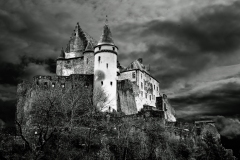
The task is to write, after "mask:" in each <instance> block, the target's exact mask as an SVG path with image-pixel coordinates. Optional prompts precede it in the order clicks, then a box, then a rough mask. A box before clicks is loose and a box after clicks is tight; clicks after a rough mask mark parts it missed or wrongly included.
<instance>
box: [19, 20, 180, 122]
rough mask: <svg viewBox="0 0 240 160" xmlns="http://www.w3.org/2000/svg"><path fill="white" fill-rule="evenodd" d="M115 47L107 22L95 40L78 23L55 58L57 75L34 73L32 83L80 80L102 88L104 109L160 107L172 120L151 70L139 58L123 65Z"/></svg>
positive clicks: (61, 85) (70, 83)
mask: <svg viewBox="0 0 240 160" xmlns="http://www.w3.org/2000/svg"><path fill="white" fill-rule="evenodd" d="M118 51H119V50H118V47H117V46H116V45H115V43H114V40H113V37H112V33H111V30H110V28H109V26H108V24H105V25H104V27H103V32H102V36H101V37H100V40H99V41H98V42H97V41H95V40H94V39H93V38H92V37H91V36H90V35H89V34H87V33H86V32H84V31H83V30H82V29H81V27H80V26H79V23H77V25H76V27H75V30H74V32H73V33H72V35H71V37H70V40H69V42H68V43H67V46H66V49H65V50H64V49H63V48H62V50H61V53H60V56H59V57H58V58H57V60H56V76H43V75H39V76H35V77H34V81H33V83H34V84H36V85H45V86H48V87H49V86H50V87H53V88H56V87H59V88H65V87H74V86H76V83H82V84H84V85H86V86H90V87H87V88H83V89H92V88H101V89H102V90H103V91H104V93H106V95H107V97H108V98H107V99H108V100H107V103H105V104H104V105H106V106H105V107H104V109H103V111H109V112H113V111H121V112H123V113H125V114H127V115H130V114H136V113H138V112H139V111H141V110H142V109H144V108H145V109H146V108H151V110H156V111H157V110H158V111H162V112H163V114H164V117H165V119H166V120H167V121H171V122H175V121H176V118H175V116H174V113H173V112H174V110H173V108H172V107H171V105H170V103H169V102H168V100H167V96H166V95H165V94H163V93H161V90H160V87H159V82H158V81H157V80H156V79H155V78H154V77H153V76H152V75H151V74H150V68H149V67H146V66H145V65H143V60H142V58H139V59H137V60H135V61H133V62H132V63H131V64H130V65H129V66H128V67H122V66H121V64H120V62H119V61H118V54H119V52H118ZM20 86H21V84H20V85H19V88H24V86H21V87H20Z"/></svg>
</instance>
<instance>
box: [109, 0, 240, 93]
mask: <svg viewBox="0 0 240 160" xmlns="http://www.w3.org/2000/svg"><path fill="white" fill-rule="evenodd" d="M239 26H240V3H239V2H235V3H233V4H232V5H222V4H221V5H213V6H209V7H206V8H204V9H203V10H201V12H194V13H192V14H191V16H188V17H181V18H179V19H178V20H171V19H170V20H169V19H168V20H162V19H155V20H152V21H148V22H144V23H126V24H122V25H120V26H118V27H116V28H115V32H114V33H115V34H116V37H118V38H119V40H121V41H124V40H126V41H125V45H129V46H131V45H132V44H134V43H144V44H145V45H146V47H147V49H145V50H142V51H132V52H130V51H129V52H128V51H125V52H124V53H122V55H120V58H121V59H126V58H127V57H128V59H129V61H132V60H133V58H136V56H137V57H139V56H141V57H143V58H144V61H145V62H146V63H151V64H152V66H151V68H152V73H153V75H155V76H156V77H157V79H159V80H160V82H161V88H163V89H171V87H172V86H173V84H174V83H175V82H177V81H179V80H182V79H184V80H186V79H189V78H191V77H194V76H196V75H197V74H199V73H201V72H204V71H206V70H207V69H209V68H211V67H216V66H221V65H229V64H237V63H239V60H240V55H239V51H240V48H239V40H240V31H239V29H238V28H239ZM125 48H127V47H125ZM120 50H121V48H120ZM136 50H137V49H136ZM124 63H127V62H124ZM128 63H130V62H128Z"/></svg>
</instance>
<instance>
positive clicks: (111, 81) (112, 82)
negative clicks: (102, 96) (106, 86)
mask: <svg viewBox="0 0 240 160" xmlns="http://www.w3.org/2000/svg"><path fill="white" fill-rule="evenodd" d="M112 84H113V82H112V81H111V82H110V85H111V86H112ZM101 85H103V81H101Z"/></svg>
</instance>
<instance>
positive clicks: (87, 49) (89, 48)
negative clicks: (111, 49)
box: [85, 42, 94, 51]
mask: <svg viewBox="0 0 240 160" xmlns="http://www.w3.org/2000/svg"><path fill="white" fill-rule="evenodd" d="M93 50H94V46H93V44H92V43H91V42H88V44H87V47H86V49H85V51H93Z"/></svg>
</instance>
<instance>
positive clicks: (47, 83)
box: [16, 75, 93, 123]
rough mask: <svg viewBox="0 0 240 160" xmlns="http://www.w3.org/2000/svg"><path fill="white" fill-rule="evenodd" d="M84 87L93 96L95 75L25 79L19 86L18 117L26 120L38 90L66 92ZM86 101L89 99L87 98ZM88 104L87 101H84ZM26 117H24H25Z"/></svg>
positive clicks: (88, 94) (20, 119)
mask: <svg viewBox="0 0 240 160" xmlns="http://www.w3.org/2000/svg"><path fill="white" fill-rule="evenodd" d="M79 87H81V88H80V89H83V90H84V91H86V92H84V93H86V94H87V97H92V96H93V75H71V76H68V77H64V76H35V77H34V78H33V81H24V82H22V83H20V84H19V85H18V87H17V94H18V102H17V113H16V117H17V119H18V120H19V121H23V123H24V122H26V119H27V118H28V117H27V116H26V115H28V113H30V112H31V109H32V103H33V101H34V97H35V94H36V91H38V92H39V91H41V90H42V91H43V90H46V89H47V90H51V89H54V90H56V91H57V92H58V93H59V92H60V93H64V92H65V91H66V90H71V89H74V88H79ZM86 101H88V100H87V99H86ZM82 103H84V104H86V103H87V102H84V100H83V101H82ZM23 117H24V118H23Z"/></svg>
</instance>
